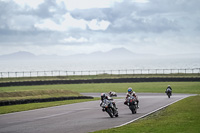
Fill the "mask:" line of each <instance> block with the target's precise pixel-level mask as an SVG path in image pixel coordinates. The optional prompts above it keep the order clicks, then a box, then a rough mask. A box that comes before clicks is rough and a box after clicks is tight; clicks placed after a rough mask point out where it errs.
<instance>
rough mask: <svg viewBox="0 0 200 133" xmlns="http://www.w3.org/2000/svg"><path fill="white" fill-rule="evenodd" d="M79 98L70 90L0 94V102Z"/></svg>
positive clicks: (76, 93) (77, 94)
mask: <svg viewBox="0 0 200 133" xmlns="http://www.w3.org/2000/svg"><path fill="white" fill-rule="evenodd" d="M70 96H81V94H79V93H78V92H73V91H70V90H50V89H48V90H26V91H14V92H0V101H5V100H21V99H42V98H50V97H70Z"/></svg>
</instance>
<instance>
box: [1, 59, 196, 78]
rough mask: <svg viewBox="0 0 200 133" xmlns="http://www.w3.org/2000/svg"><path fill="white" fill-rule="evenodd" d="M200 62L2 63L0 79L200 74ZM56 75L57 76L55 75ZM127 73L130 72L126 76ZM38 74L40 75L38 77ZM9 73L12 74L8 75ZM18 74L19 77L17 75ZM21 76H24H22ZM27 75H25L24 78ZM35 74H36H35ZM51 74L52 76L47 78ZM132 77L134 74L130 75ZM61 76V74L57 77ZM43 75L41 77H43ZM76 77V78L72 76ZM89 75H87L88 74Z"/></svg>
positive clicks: (189, 60) (178, 60) (156, 60)
mask: <svg viewBox="0 0 200 133" xmlns="http://www.w3.org/2000/svg"><path fill="white" fill-rule="evenodd" d="M199 68H200V60H199V59H187V60H184V59H176V60H172V59H165V60H163V59H162V60H159V59H152V60H148V59H146V60H145V59H143V60H70V61H69V60H20V61H19V60H18V61H16V60H15V61H13V60H2V61H0V74H1V75H0V77H8V76H11V75H12V76H11V77H16V76H17V77H18V76H24V73H25V74H26V73H28V75H29V76H31V75H38V73H39V72H40V73H43V74H42V75H45V73H46V75H52V76H54V75H55V72H56V71H57V72H59V74H60V72H62V74H61V75H68V74H69V73H70V72H71V73H72V72H73V74H78V72H79V74H80V72H81V74H82V73H84V71H85V72H86V71H87V73H89V74H92V73H93V74H94V73H96V74H97V73H99V72H100V71H101V73H119V72H121V73H122V72H123V71H124V73H127V71H131V73H134V70H135V72H136V70H138V73H140V72H141V70H144V71H145V70H148V71H149V70H156V69H161V70H163V69H166V70H167V69H174V70H176V69H183V70H185V69H195V73H199ZM54 71H55V72H54ZM125 71H126V72H125ZM36 72H37V74H36ZM8 73H9V74H8ZM16 73H17V75H16ZM18 73H21V74H18ZM22 73H23V74H22ZM33 73H35V74H33ZM47 73H48V74H47ZM129 73H130V72H129ZM57 74H58V73H57ZM39 75H41V74H39ZM71 75H72V74H71ZM86 75H87V74H86Z"/></svg>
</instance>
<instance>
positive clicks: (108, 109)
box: [106, 108, 113, 118]
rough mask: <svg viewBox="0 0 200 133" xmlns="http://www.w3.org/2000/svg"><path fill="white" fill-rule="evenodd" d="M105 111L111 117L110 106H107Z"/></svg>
mask: <svg viewBox="0 0 200 133" xmlns="http://www.w3.org/2000/svg"><path fill="white" fill-rule="evenodd" d="M106 112H107V113H108V114H109V116H110V117H111V118H113V114H112V112H111V109H110V108H107V109H106Z"/></svg>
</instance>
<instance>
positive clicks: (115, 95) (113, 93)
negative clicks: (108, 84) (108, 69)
mask: <svg viewBox="0 0 200 133" xmlns="http://www.w3.org/2000/svg"><path fill="white" fill-rule="evenodd" d="M108 94H109V96H110V97H117V93H116V92H109V93H108Z"/></svg>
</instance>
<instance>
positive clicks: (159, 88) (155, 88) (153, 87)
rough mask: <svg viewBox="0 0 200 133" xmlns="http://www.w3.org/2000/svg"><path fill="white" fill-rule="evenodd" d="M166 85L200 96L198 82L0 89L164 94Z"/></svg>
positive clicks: (199, 83)
mask: <svg viewBox="0 0 200 133" xmlns="http://www.w3.org/2000/svg"><path fill="white" fill-rule="evenodd" d="M167 85H171V87H172V89H173V93H192V94H200V82H143V83H99V84H98V83H95V84H64V85H40V86H13V87H0V93H2V92H17V91H35V90H70V91H74V92H79V93H84V92H109V91H115V92H124V93H126V92H127V88H128V87H132V88H133V90H134V91H136V92H152V93H164V91H165V89H166V87H167Z"/></svg>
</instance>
